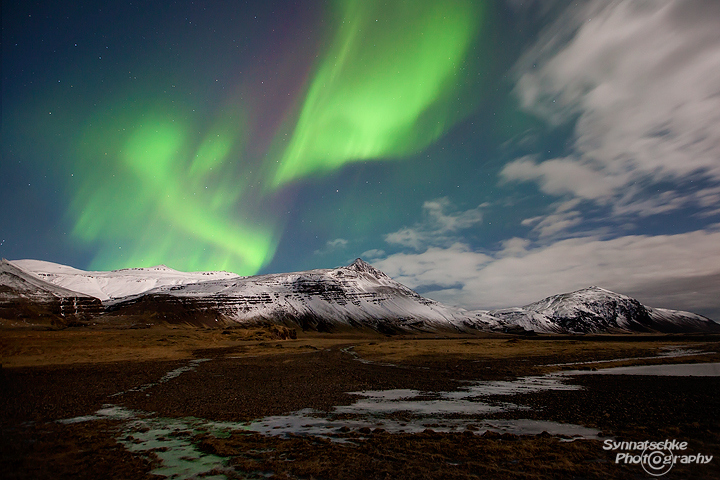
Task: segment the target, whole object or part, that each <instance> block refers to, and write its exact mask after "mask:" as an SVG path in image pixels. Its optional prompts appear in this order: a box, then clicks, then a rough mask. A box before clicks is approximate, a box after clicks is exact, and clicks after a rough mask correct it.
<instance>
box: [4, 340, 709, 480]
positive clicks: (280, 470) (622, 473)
mask: <svg viewBox="0 0 720 480" xmlns="http://www.w3.org/2000/svg"><path fill="white" fill-rule="evenodd" d="M271 348H277V349H280V348H282V347H281V346H272V347H271ZM195 355H196V358H210V359H211V360H210V361H206V362H201V363H196V364H194V369H192V370H188V371H183V372H182V373H181V374H180V375H178V376H177V377H175V378H172V379H169V380H168V381H165V382H163V383H158V381H159V380H160V379H162V378H163V377H164V376H165V375H166V374H167V373H168V372H170V371H173V370H175V369H179V368H183V367H187V366H188V364H189V362H188V361H171V362H167V361H162V362H160V361H156V362H128V363H113V364H93V365H74V366H62V367H60V366H58V367H32V368H13V369H0V414H1V419H0V422H1V423H0V427H1V429H2V439H1V440H0V449H1V452H2V453H0V471H2V472H3V477H4V478H158V477H157V476H155V475H152V474H151V473H150V472H151V470H152V469H153V468H154V465H156V463H157V462H156V459H155V458H154V457H153V455H152V454H150V455H145V456H141V455H137V454H131V453H130V452H128V451H127V450H126V449H125V448H124V447H123V446H122V445H121V444H119V443H117V441H116V438H117V437H118V435H119V429H120V428H121V422H118V421H109V420H100V421H93V422H81V423H74V424H61V423H57V422H56V421H57V420H60V419H67V418H72V417H78V416H83V415H90V414H92V413H93V412H95V411H97V410H98V409H100V408H101V407H102V406H103V405H105V404H109V403H112V404H114V405H120V406H123V407H125V408H127V409H131V410H140V411H144V412H154V414H155V415H156V416H158V417H188V416H192V417H199V418H206V419H212V420H218V421H235V422H237V421H246V420H252V419H257V418H261V417H265V416H270V415H282V414H288V413H291V412H295V411H298V410H301V409H305V408H312V409H314V410H318V411H331V410H332V408H333V407H335V406H338V405H350V404H351V403H353V402H354V401H356V400H357V397H356V396H354V395H349V394H348V393H347V392H353V391H362V390H383V389H414V390H419V391H435V392H437V391H453V390H456V389H458V388H459V387H461V386H462V385H466V384H467V383H466V382H467V381H469V380H497V379H512V378H515V377H517V376H521V375H533V374H539V373H540V372H541V371H542V368H541V367H539V366H538V365H542V364H546V363H559V362H561V361H563V360H564V359H562V358H557V357H552V356H548V357H547V358H542V359H533V362H527V361H526V359H514V360H508V359H482V360H481V361H471V360H467V359H459V358H456V357H452V356H442V355H438V356H434V357H432V358H420V359H417V358H416V359H414V360H413V361H412V362H404V363H401V364H398V365H394V366H393V365H384V364H381V363H372V362H367V363H363V362H360V361H358V360H357V359H356V358H354V357H353V356H352V355H351V354H349V353H348V352H343V351H342V348H341V347H333V348H331V349H328V350H313V349H308V351H307V352H305V353H301V354H285V355H266V356H259V357H250V358H229V357H232V355H233V351H232V350H231V349H225V350H222V351H219V350H206V351H197V352H195ZM582 357H583V356H582V354H579V355H578V358H577V360H578V361H582V360H583V358H582ZM705 360H711V359H709V358H708V359H703V361H705ZM668 361H669V360H668ZM714 361H717V360H714ZM571 382H572V383H575V384H578V385H581V386H582V387H583V389H581V390H576V391H546V392H537V393H532V394H525V395H515V396H513V397H512V398H511V399H510V401H512V402H513V403H516V404H521V405H526V406H529V407H532V409H530V410H522V411H509V412H504V413H496V414H493V417H494V418H530V419H538V420H553V421H558V422H564V423H574V424H579V425H585V426H589V427H594V428H598V429H600V430H602V432H603V434H604V435H607V436H612V437H613V438H615V439H619V440H638V441H643V440H653V441H655V440H664V439H666V438H668V439H678V440H684V441H688V443H689V447H688V451H689V452H691V453H703V454H705V455H714V456H715V459H714V460H713V461H712V462H711V463H710V464H708V465H677V466H676V467H675V468H673V470H672V471H671V472H670V473H669V474H667V475H665V476H663V478H720V395H719V394H718V392H720V378H718V377H702V378H692V377H649V376H648V377H636V376H632V377H630V376H627V377H626V376H606V375H593V376H577V377H573V378H572V380H571ZM143 386H146V388H138V387H143ZM133 389H134V390H133ZM121 392H124V393H121ZM119 393H120V394H119ZM118 394H119V395H118ZM504 400H508V399H504ZM350 436H351V437H352V434H351V435H350ZM363 437H364V438H366V439H365V440H358V441H352V442H350V443H347V444H337V443H331V442H330V441H328V440H326V439H321V438H315V437H299V436H294V437H293V436H290V437H289V438H279V437H267V436H262V435H259V434H255V433H244V432H239V433H234V434H232V435H229V436H226V437H224V438H216V437H215V436H213V435H209V434H203V435H197V437H196V438H194V439H193V440H194V442H195V443H196V444H197V445H198V448H199V449H200V450H202V451H203V452H206V453H208V454H218V455H221V456H225V457H227V458H228V462H227V465H226V466H225V467H224V468H223V469H222V471H218V472H215V473H218V474H222V475H223V476H225V477H226V478H266V477H268V476H271V478H318V479H319V478H327V479H335V478H358V479H360V478H363V479H365V478H485V477H487V478H649V476H648V475H647V474H646V473H645V472H644V471H643V470H642V468H641V467H640V466H639V465H616V464H615V463H614V454H613V453H612V452H607V451H604V450H603V448H602V446H603V444H602V442H600V441H589V440H585V441H575V442H562V441H561V439H558V438H553V437H550V436H548V435H539V436H532V437H530V436H522V437H517V436H515V435H509V434H505V435H501V434H497V433H492V432H488V433H487V434H485V435H477V434H473V433H472V432H471V431H467V432H463V433H452V434H443V433H437V432H433V431H426V432H424V433H419V434H388V433H387V432H384V431H382V430H381V429H380V430H375V431H371V432H365V434H364V435H363ZM351 440H352V438H351Z"/></svg>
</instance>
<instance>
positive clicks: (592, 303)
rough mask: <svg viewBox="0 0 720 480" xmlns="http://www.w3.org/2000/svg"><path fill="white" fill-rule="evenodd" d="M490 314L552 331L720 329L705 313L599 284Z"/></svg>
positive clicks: (523, 325)
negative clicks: (655, 303) (651, 303)
mask: <svg viewBox="0 0 720 480" xmlns="http://www.w3.org/2000/svg"><path fill="white" fill-rule="evenodd" d="M488 314H489V315H491V316H492V317H494V318H497V319H499V320H504V321H505V322H507V323H510V324H514V325H518V326H521V327H523V328H525V329H528V330H533V331H536V332H548V333H604V332H607V333H623V332H664V333H676V332H707V331H720V324H717V323H715V322H713V321H712V320H710V319H708V318H705V317H703V316H701V315H696V314H694V313H689V312H682V311H677V310H666V309H661V308H651V307H646V306H645V305H643V304H641V303H640V302H639V301H637V300H636V299H634V298H630V297H628V296H625V295H621V294H619V293H615V292H611V291H610V290H605V289H604V288H600V287H596V286H592V287H588V288H584V289H582V290H577V291H575V292H570V293H563V294H559V295H552V296H550V297H547V298H544V299H542V300H540V301H538V302H534V303H531V304H529V305H525V306H524V307H519V308H507V309H501V310H493V311H490V312H488Z"/></svg>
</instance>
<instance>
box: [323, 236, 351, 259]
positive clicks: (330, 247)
mask: <svg viewBox="0 0 720 480" xmlns="http://www.w3.org/2000/svg"><path fill="white" fill-rule="evenodd" d="M348 243H349V242H348V241H347V240H345V239H344V238H336V239H334V240H328V241H327V242H326V243H325V246H324V247H323V248H321V249H319V250H315V255H324V254H326V253H330V252H333V251H335V250H342V249H344V248H345V247H347V245H348Z"/></svg>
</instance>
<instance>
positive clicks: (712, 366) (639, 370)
mask: <svg viewBox="0 0 720 480" xmlns="http://www.w3.org/2000/svg"><path fill="white" fill-rule="evenodd" d="M563 374H564V375H657V376H661V377H720V363H676V364H671V365H639V366H634V367H613V368H603V369H600V370H597V371H594V372H592V371H585V370H572V371H568V372H563Z"/></svg>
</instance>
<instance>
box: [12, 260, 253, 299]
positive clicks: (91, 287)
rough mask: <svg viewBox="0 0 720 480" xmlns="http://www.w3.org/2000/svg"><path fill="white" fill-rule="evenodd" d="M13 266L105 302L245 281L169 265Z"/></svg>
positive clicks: (23, 263)
mask: <svg viewBox="0 0 720 480" xmlns="http://www.w3.org/2000/svg"><path fill="white" fill-rule="evenodd" d="M10 263H12V264H13V265H15V266H16V267H18V268H19V269H21V270H24V271H25V272H28V273H31V274H33V275H35V276H37V277H38V278H40V279H42V280H45V281H46V282H49V283H52V284H53V285H58V286H60V287H64V288H67V289H69V290H73V291H75V292H80V293H83V294H85V295H90V296H92V297H95V298H99V299H100V300H102V301H103V302H106V301H112V300H115V299H118V298H124V297H128V296H130V295H139V294H141V293H143V292H147V291H148V290H152V289H153V288H157V287H162V286H168V285H185V284H188V283H198V282H204V281H206V280H228V279H237V278H241V277H240V276H239V275H236V274H234V273H229V272H178V271H177V270H173V269H172V268H169V267H166V266H165V265H158V266H156V267H151V268H124V269H122V270H112V271H109V272H86V271H84V270H78V269H77V268H73V267H68V266H65V265H59V264H57V263H52V262H44V261H41V260H15V261H13V262H10Z"/></svg>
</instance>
